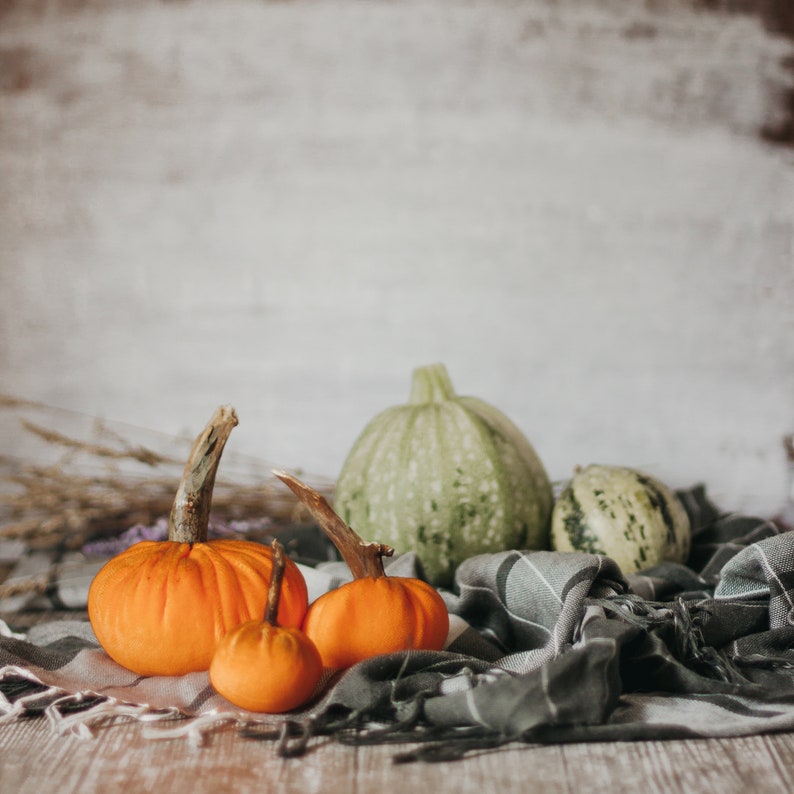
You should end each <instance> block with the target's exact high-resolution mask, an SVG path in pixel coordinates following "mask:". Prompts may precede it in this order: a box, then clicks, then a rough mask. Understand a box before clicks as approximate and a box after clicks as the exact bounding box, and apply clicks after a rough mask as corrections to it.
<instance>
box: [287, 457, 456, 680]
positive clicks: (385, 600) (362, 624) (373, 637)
mask: <svg viewBox="0 0 794 794" xmlns="http://www.w3.org/2000/svg"><path fill="white" fill-rule="evenodd" d="M274 473H275V475H276V476H277V477H279V478H280V479H281V480H282V481H283V482H284V483H286V485H287V486H289V488H290V489H291V490H292V491H293V493H295V495H296V496H297V497H298V499H300V500H301V501H302V502H303V504H305V505H306V507H307V508H308V510H309V512H310V513H311V514H312V515H313V516H314V518H315V519H316V520H317V523H318V524H319V525H320V527H321V528H322V529H323V530H324V531H325V532H326V534H327V535H328V536H329V538H330V539H331V541H332V542H333V543H334V544H335V545H336V546H337V548H338V549H339V551H340V553H341V554H342V557H343V558H344V560H345V562H346V563H347V564H348V567H349V568H350V571H351V573H352V574H353V577H354V579H353V581H352V582H348V583H346V584H343V585H342V586H341V587H338V588H337V589H335V590H331V591H329V592H327V593H325V594H323V595H321V596H320V597H319V598H318V599H317V600H316V601H314V603H312V604H311V605H310V606H309V609H308V611H307V613H306V618H305V619H304V621H303V631H304V633H305V634H306V635H307V636H308V637H309V638H310V639H311V640H312V641H313V642H314V644H315V645H316V646H317V650H318V651H319V652H320V656H321V657H322V660H323V664H324V665H325V666H326V667H333V668H344V667H350V666H351V665H353V664H355V663H356V662H360V661H363V660H364V659H368V658H370V657H372V656H378V655H380V654H384V653H392V652H394V651H404V650H411V649H413V650H418V649H425V650H440V649H441V648H443V646H444V642H445V641H446V639H447V634H448V632H449V613H448V612H447V607H446V604H445V603H444V600H443V599H442V598H441V596H440V595H439V593H438V591H437V590H436V589H435V588H433V587H432V586H431V585H429V584H427V583H426V582H423V581H422V580H421V579H416V578H412V577H402V576H386V574H385V572H384V570H383V563H382V559H381V558H382V557H384V556H390V555H391V554H393V553H394V550H393V549H392V548H391V547H389V546H384V545H382V544H379V543H365V542H364V541H363V540H362V539H361V538H360V537H359V536H358V535H357V534H356V533H355V532H354V531H353V529H352V528H351V527H349V526H348V525H347V524H346V523H345V522H344V521H342V519H341V518H340V517H339V516H338V515H337V514H336V513H335V512H334V511H333V510H332V509H331V506H330V505H329V504H328V502H327V501H326V500H325V498H324V497H323V496H322V495H321V494H319V493H317V492H316V491H314V490H313V489H312V488H310V487H309V486H307V485H305V484H304V483H302V482H300V481H299V480H297V479H296V478H295V477H293V476H291V475H289V474H286V473H285V472H278V471H277V472H274Z"/></svg>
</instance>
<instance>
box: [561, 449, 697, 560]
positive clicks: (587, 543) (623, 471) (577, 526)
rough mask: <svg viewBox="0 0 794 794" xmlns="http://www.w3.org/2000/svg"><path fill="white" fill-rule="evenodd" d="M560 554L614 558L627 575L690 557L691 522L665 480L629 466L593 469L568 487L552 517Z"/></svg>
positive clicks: (580, 473) (577, 476)
mask: <svg viewBox="0 0 794 794" xmlns="http://www.w3.org/2000/svg"><path fill="white" fill-rule="evenodd" d="M551 543H552V547H553V548H554V549H556V550H558V551H574V550H576V551H586V552H590V553H592V554H603V555H605V556H608V557H611V558H612V559H613V560H615V562H616V563H617V564H618V565H619V566H620V568H621V570H622V571H623V572H624V573H634V572H636V571H641V570H644V569H646V568H652V567H653V566H654V565H657V564H658V563H660V562H662V561H663V560H672V561H673V562H685V561H686V559H687V557H688V556H689V548H690V543H691V528H690V524H689V517H688V516H687V513H686V511H685V510H684V508H683V505H682V504H681V502H680V501H679V499H678V497H677V496H676V495H675V493H673V491H671V490H670V489H669V488H668V487H667V486H666V485H664V484H663V483H661V482H659V480H657V479H655V478H653V477H651V476H650V475H648V474H644V473H642V472H640V471H637V470H635V469H630V468H627V467H623V466H603V465H596V464H593V465H590V466H587V467H586V468H584V469H580V470H578V471H577V472H576V473H575V474H574V476H573V477H572V478H571V480H570V481H569V482H568V483H567V485H566V486H565V488H564V489H563V491H562V493H561V494H560V496H559V498H558V499H557V501H556V503H555V505H554V510H553V512H552V521H551Z"/></svg>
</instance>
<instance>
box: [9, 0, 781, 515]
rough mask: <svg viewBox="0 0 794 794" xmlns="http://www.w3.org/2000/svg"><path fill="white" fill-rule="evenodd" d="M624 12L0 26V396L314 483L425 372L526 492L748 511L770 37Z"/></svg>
mask: <svg viewBox="0 0 794 794" xmlns="http://www.w3.org/2000/svg"><path fill="white" fill-rule="evenodd" d="M646 5H648V6H649V8H648V9H646V8H644V7H643V4H639V3H636V4H635V3H618V2H601V3H597V2H594V1H593V0H589V1H588V2H573V0H569V1H568V2H557V3H552V2H533V3H516V2H507V1H506V0H491V1H490V2H486V1H485V0H480V1H479V2H464V0H447V1H444V2H442V0H421V1H420V0H408V1H407V2H400V3H395V2H387V1H386V0H368V1H367V2H357V1H354V0H322V1H321V0H308V1H307V2H292V3H280V2H259V3H249V2H243V0H229V1H228V2H224V3H214V2H209V0H187V2H178V3H175V2H171V3H165V2H154V1H153V0H152V1H148V0H136V2H126V3H113V4H94V3H87V4H74V3H72V4H65V3H64V4H61V3H59V2H41V3H36V4H21V3H20V4H16V5H12V6H9V7H8V8H7V9H6V10H5V11H4V12H3V13H2V15H0V172H1V173H2V175H3V176H2V181H1V182H0V390H2V391H3V392H6V393H12V394H16V395H19V396H23V397H28V398H32V399H37V400H42V401H45V402H47V403H50V404H53V405H57V406H61V407H65V408H69V409H73V410H77V411H80V412H84V413H86V414H89V415H93V416H101V417H106V418H109V419H114V420H121V421H124V422H129V423H131V424H133V425H139V426H141V427H147V428H153V429H157V430H162V431H166V432H169V433H170V432H180V431H187V432H188V433H190V434H193V433H195V432H197V431H198V430H199V429H200V428H201V427H202V426H203V424H204V422H205V420H206V419H207V418H208V417H209V414H210V413H211V411H212V409H213V408H214V407H215V406H216V405H217V404H219V403H221V402H230V403H232V404H234V405H235V406H236V408H237V410H238V412H239V414H240V419H241V424H240V427H239V428H238V430H236V431H235V435H234V436H233V438H232V442H230V449H231V448H234V449H237V450H239V451H244V452H248V453H252V454H254V455H257V456H259V457H261V458H263V459H265V460H268V461H272V462H273V463H274V464H277V465H279V466H287V467H289V466H301V467H303V468H304V469H306V470H308V471H310V472H315V473H317V474H323V475H327V476H330V477H334V476H335V475H336V473H337V472H338V469H339V467H340V466H341V463H342V461H343V459H344V457H345V455H346V453H347V450H348V449H349V447H350V445H351V444H352V443H353V440H354V439H355V437H356V435H357V434H358V432H359V431H360V430H361V428H362V427H363V425H364V424H365V422H366V421H367V420H368V419H369V418H370V417H371V416H373V415H374V414H375V413H376V412H378V411H379V410H381V409H382V408H385V407H387V406H389V405H392V404H395V403H398V402H402V401H403V400H404V399H405V398H406V397H407V394H408V390H409V381H410V375H411V370H412V368H413V367H414V366H417V365H420V364H424V363H429V362H432V361H436V360H440V361H444V362H446V364H447V365H448V368H449V371H450V374H451V377H452V379H453V382H454V383H455V384H456V386H457V387H458V389H459V391H461V392H463V393H468V394H476V395H477V396H480V397H482V398H484V399H487V400H488V401H490V402H492V403H494V404H495V405H497V406H498V407H500V408H501V409H502V410H503V411H504V412H505V413H507V414H508V415H509V416H510V417H511V418H512V419H513V420H514V421H515V422H516V423H517V424H518V425H519V426H520V427H521V428H522V429H523V430H524V431H525V432H526V434H527V436H528V437H529V438H530V439H531V440H532V442H533V443H534V445H535V447H536V449H537V450H538V452H539V454H540V455H541V457H542V458H543V460H544V461H545V462H546V465H547V468H548V469H549V472H550V474H551V476H552V477H553V478H555V479H559V478H564V477H565V476H567V474H568V473H569V472H570V470H571V468H572V467H573V466H574V465H575V464H585V463H589V462H594V461H599V462H611V463H622V464H625V465H635V466H640V467H644V468H646V469H648V470H649V471H651V472H653V473H655V474H657V475H658V476H661V477H662V478H663V479H666V480H667V481H668V482H669V483H670V484H672V485H674V486H682V485H689V484H692V483H694V482H696V481H704V482H706V483H707V484H708V486H709V488H710V489H711V492H712V495H713V496H714V498H715V499H717V500H718V502H719V503H720V504H721V505H723V506H725V507H727V508H730V509H745V510H751V511H759V512H760V511H763V512H766V513H771V512H774V511H776V510H778V509H779V508H780V507H781V505H782V504H783V503H784V502H785V500H786V497H787V491H788V489H789V487H790V483H789V472H788V471H787V465H786V461H785V456H784V453H783V447H782V437H783V435H784V434H785V433H790V432H792V431H794V320H793V319H792V317H793V316H794V154H793V153H792V150H791V149H790V148H789V149H787V148H785V147H780V146H778V147H776V146H771V145H769V144H767V143H765V142H764V141H762V140H761V138H760V136H759V135H758V130H759V128H760V127H761V126H762V125H763V124H764V123H767V122H769V121H770V119H771V120H773V121H774V117H775V114H776V113H778V112H779V110H778V102H779V99H780V96H781V94H782V92H783V91H784V90H785V87H786V85H788V83H789V81H790V75H789V74H787V73H786V72H785V71H784V70H783V68H782V66H781V59H782V58H783V57H784V56H785V55H786V54H787V53H790V43H789V42H787V41H785V40H783V39H780V38H776V37H774V36H771V35H769V34H768V33H766V32H765V31H764V30H763V28H762V26H761V24H760V23H759V22H758V20H756V19H755V18H753V17H750V16H746V17H745V16H722V15H715V14H709V13H705V12H700V13H696V12H694V11H692V10H689V9H688V8H687V6H686V5H685V4H684V3H678V2H674V1H673V0H670V2H668V3H657V4H653V5H651V4H646ZM653 9H656V10H653ZM3 443H4V447H5V450H6V452H10V453H13V452H14V451H16V450H18V449H19V445H20V441H19V435H18V433H11V434H9V435H7V437H6V438H5V440H4V442H3Z"/></svg>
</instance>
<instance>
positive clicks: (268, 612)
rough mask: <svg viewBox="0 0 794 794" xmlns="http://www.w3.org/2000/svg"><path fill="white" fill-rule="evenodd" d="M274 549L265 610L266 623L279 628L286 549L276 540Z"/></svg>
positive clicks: (273, 544) (272, 545)
mask: <svg viewBox="0 0 794 794" xmlns="http://www.w3.org/2000/svg"><path fill="white" fill-rule="evenodd" d="M270 548H272V549H273V573H272V574H271V576H270V587H269V588H268V591H267V607H266V608H265V623H269V624H270V625H271V626H278V620H277V616H278V604H279V601H281V582H282V581H283V580H284V568H285V566H286V562H285V560H284V547H283V546H282V545H281V544H280V543H279V542H278V540H274V541H273V543H272V544H271V547H270Z"/></svg>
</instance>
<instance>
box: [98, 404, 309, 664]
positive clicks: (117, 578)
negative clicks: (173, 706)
mask: <svg viewBox="0 0 794 794" xmlns="http://www.w3.org/2000/svg"><path fill="white" fill-rule="evenodd" d="M236 424H237V416H236V414H235V412H234V409H232V408H230V407H221V408H219V409H218V410H217V411H216V412H215V414H214V415H213V417H212V419H211V420H210V422H209V424H208V425H207V427H206V428H205V429H204V431H203V432H202V433H201V435H200V436H199V437H198V438H197V439H196V443H195V445H194V447H193V450H192V452H191V454H190V458H189V460H188V463H187V465H186V467H185V472H184V475H183V478H182V482H181V483H180V486H179V489H178V491H177V494H176V498H175V500H174V506H173V509H172V511H171V519H170V523H169V533H168V536H169V539H168V540H167V541H160V542H158V541H141V542H140V543H136V544H135V545H134V546H131V547H130V548H129V549H127V550H126V551H124V552H122V553H121V554H119V555H117V556H116V557H114V558H113V559H111V560H110V561H108V562H107V563H106V564H105V565H104V567H103V568H102V569H101V570H100V571H99V573H98V574H97V575H96V577H95V578H94V580H93V582H92V583H91V587H90V589H89V593H88V616H89V620H90V621H91V626H92V628H93V630H94V633H95V634H96V637H97V639H98V640H99V643H100V645H101V646H102V647H103V648H104V649H105V651H106V652H107V653H108V655H109V656H110V657H111V658H112V659H114V660H115V661H116V662H118V663H119V664H120V665H122V666H124V667H126V668H127V669H129V670H132V671H133V672H135V673H138V674H139V675H183V674H185V673H190V672H195V671H200V670H207V669H208V668H209V665H210V662H211V660H212V655H213V653H214V652H215V648H216V647H217V644H218V642H219V641H220V639H221V638H222V637H223V636H224V635H225V634H226V633H227V632H228V630H229V629H231V628H233V627H234V626H237V625H239V624H240V623H243V622H245V621H248V620H251V619H252V618H254V617H255V616H260V615H262V614H263V612H264V608H265V602H266V598H267V591H268V587H269V584H270V580H271V573H272V568H273V555H272V552H271V550H270V549H269V548H268V547H267V546H263V545H261V544H259V543H254V542H251V541H245V540H210V541H207V527H208V522H209V511H210V503H211V500H212V489H213V486H214V484H215V473H216V471H217V468H218V463H219V461H220V456H221V453H222V451H223V447H224V445H225V443H226V440H227V439H228V437H229V434H230V433H231V430H232V428H233V427H234V426H235V425H236ZM307 601H308V594H307V589H306V582H305V581H304V579H303V575H302V574H301V572H300V570H299V569H298V567H297V566H296V565H295V564H294V563H293V562H292V561H290V560H288V561H287V565H286V569H285V575H284V583H283V595H282V598H281V604H280V607H279V614H278V619H279V621H280V622H281V623H282V624H283V625H285V626H300V625H301V622H302V620H303V617H304V614H305V612H306V606H307Z"/></svg>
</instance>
